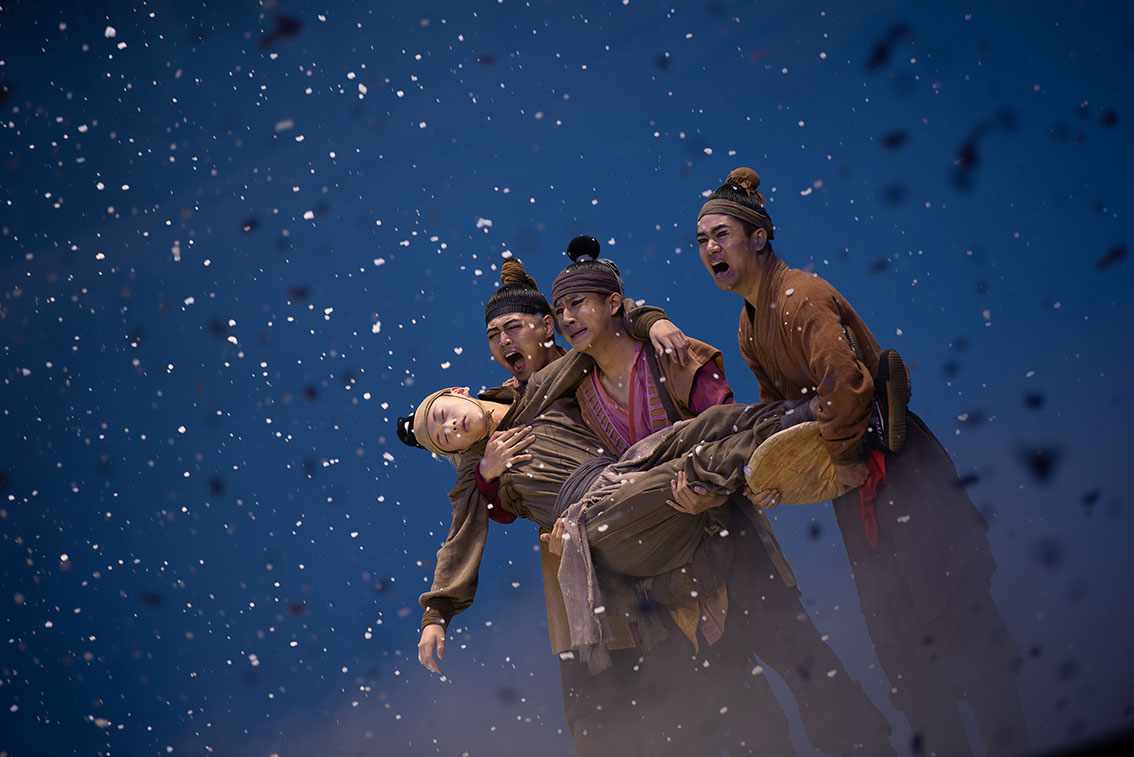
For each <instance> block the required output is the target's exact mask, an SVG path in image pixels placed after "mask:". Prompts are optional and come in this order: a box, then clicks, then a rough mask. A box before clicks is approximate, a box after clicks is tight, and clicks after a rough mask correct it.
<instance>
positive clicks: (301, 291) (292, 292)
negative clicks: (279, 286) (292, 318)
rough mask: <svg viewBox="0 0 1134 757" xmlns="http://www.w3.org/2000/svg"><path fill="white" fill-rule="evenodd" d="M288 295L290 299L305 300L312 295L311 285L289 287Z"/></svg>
mask: <svg viewBox="0 0 1134 757" xmlns="http://www.w3.org/2000/svg"><path fill="white" fill-rule="evenodd" d="M287 296H288V298H289V299H292V300H295V301H296V302H303V301H304V300H306V299H307V298H308V297H310V296H311V287H309V286H294V287H288V290H287Z"/></svg>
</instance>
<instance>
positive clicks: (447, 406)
mask: <svg viewBox="0 0 1134 757" xmlns="http://www.w3.org/2000/svg"><path fill="white" fill-rule="evenodd" d="M465 402H466V400H464V399H463V398H461V397H457V396H455V395H452V394H446V395H444V396H443V397H438V398H437V399H435V400H433V404H432V405H430V406H429V414H428V419H429V420H430V421H432V420H433V418H434V414H439V413H440V412H441V411H445V410H448V411H450V412H451V411H453V410H455V409H457V408H460V407H461V406H462V405H464V404H465Z"/></svg>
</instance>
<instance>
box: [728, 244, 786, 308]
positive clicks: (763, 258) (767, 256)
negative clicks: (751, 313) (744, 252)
mask: <svg viewBox="0 0 1134 757" xmlns="http://www.w3.org/2000/svg"><path fill="white" fill-rule="evenodd" d="M757 254H758V255H759V256H760V257H759V258H758V259H757V260H758V265H756V267H755V268H756V270H755V271H754V272H753V273H752V275H751V276H749V277H748V278H747V279H745V280H744V281H742V282H739V283H738V284H737V285H736V287H735V288H734V289H733V291H734V292H736V293H737V294H739V295H740V296H741V297H743V298H744V299H745V301H746V302H748V304H750V305H752V307H756V300H757V299H758V298H759V297H760V290H761V288H763V286H764V284H765V283H766V282H768V281H770V280H771V278H772V273H773V272H774V271H775V270H776V262H777V260H778V259H777V258H776V256H775V255H774V254H773V253H771V252H769V251H765V252H762V253H757Z"/></svg>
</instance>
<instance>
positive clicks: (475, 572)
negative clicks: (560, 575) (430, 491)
mask: <svg viewBox="0 0 1134 757" xmlns="http://www.w3.org/2000/svg"><path fill="white" fill-rule="evenodd" d="M480 452H481V450H479V449H478V448H477V447H474V448H473V449H470V450H469V452H468V453H466V454H464V455H462V456H461V463H460V465H459V466H458V468H457V484H456V486H454V487H453V490H452V491H450V492H449V502H450V504H452V506H453V523H452V525H451V526H450V527H449V535H448V537H446V539H445V543H444V544H443V545H442V546H441V549H439V550H438V551H437V567H436V568H434V570H433V585H432V587H430V589H429V591H427V592H425V593H424V594H422V595H421V598H420V599H419V600H418V601H419V602H421V606H422V607H424V608H425V613H424V614H423V615H422V618H421V627H422V628H425V627H426V626H428V625H431V624H434V623H440V624H441V625H442V626H445V627H446V628H447V627H448V626H449V621H450V620H452V618H453V616H454V615H456V614H457V613H460V612H464V611H465V610H467V609H468V608H469V606H470V605H472V602H473V597H475V596H476V585H477V580H478V579H479V576H480V560H481V557H482V556H483V555H484V545H485V542H486V541H487V540H488V503H487V502H486V501H485V499H484V495H483V494H481V492H480V489H479V488H477V485H476V466H477V464H478V463H479V462H480V457H481V455H480ZM469 453H472V454H469Z"/></svg>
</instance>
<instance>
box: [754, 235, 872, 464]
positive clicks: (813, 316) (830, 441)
mask: <svg viewBox="0 0 1134 757" xmlns="http://www.w3.org/2000/svg"><path fill="white" fill-rule="evenodd" d="M766 258H767V260H766V261H765V270H764V273H763V276H764V284H763V286H761V288H760V292H759V294H758V296H757V305H756V307H753V306H752V305H751V304H748V303H745V306H744V309H743V310H742V311H741V313H740V331H739V334H738V341H739V342H740V354H741V355H743V356H744V360H745V362H746V363H748V367H749V368H751V369H752V373H753V374H755V375H756V380H757V381H758V382H759V383H760V399H762V400H764V401H771V400H797V399H803V398H804V397H813V396H815V395H816V394H818V395H819V399H820V408H819V413H818V417H817V418H816V420H818V421H819V432H820V435H821V436H822V437H823V440H824V442H825V443H826V445H827V451H828V452H829V453H830V454H831V459H832V460H834V461H835V462H836V463H843V464H846V463H853V462H858V461H859V460H861V459H862V457H863V448H862V439H863V436H864V434H865V433H866V427H867V425H868V423H869V421H870V407H871V402H872V400H873V398H874V374H875V373H877V368H878V356H879V355H881V353H882V348H881V347H880V346H879V344H878V340H877V339H875V338H874V335H873V334H872V333H870V329H868V328H867V327H866V324H865V323H863V321H862V319H861V318H859V317H858V313H856V312H855V311H854V308H852V307H851V306H850V303H848V302H847V301H846V299H845V298H844V297H843V296H842V295H841V294H839V293H838V291H836V290H835V288H834V287H833V286H831V285H830V284H828V283H827V282H826V281H824V280H823V279H821V278H819V277H818V276H816V275H814V274H811V273H807V272H806V271H800V270H798V269H795V268H788V266H787V265H786V264H785V263H784V262H783V261H782V260H780V259H779V258H777V257H775V256H774V255H772V254H770V253H769V254H767V255H766ZM844 325H846V326H849V327H850V328H851V329H852V330H853V331H854V333H855V335H856V336H857V337H858V342H859V346H860V347H861V349H862V354H863V360H862V361H859V360H858V359H856V358H855V354H854V351H853V350H852V349H851V347H850V345H849V344H848V342H847V338H846V336H845V332H844V330H843V326H844Z"/></svg>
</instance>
